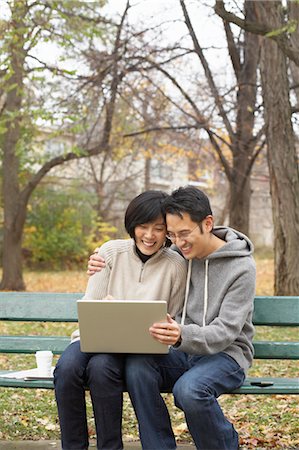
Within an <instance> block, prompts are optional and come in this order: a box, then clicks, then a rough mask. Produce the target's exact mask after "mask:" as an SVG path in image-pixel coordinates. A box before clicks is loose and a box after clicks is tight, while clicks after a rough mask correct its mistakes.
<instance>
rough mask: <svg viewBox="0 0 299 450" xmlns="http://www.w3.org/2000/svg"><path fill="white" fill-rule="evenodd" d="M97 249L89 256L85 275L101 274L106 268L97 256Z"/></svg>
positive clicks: (102, 259) (103, 261)
mask: <svg viewBox="0 0 299 450" xmlns="http://www.w3.org/2000/svg"><path fill="white" fill-rule="evenodd" d="M98 251H99V248H96V249H95V251H94V252H93V253H92V255H90V257H89V260H88V266H87V275H94V274H95V273H96V272H101V270H102V269H104V267H105V266H106V264H105V260H104V258H102V257H101V256H100V255H99V254H98Z"/></svg>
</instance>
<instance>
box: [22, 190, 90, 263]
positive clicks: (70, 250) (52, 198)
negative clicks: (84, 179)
mask: <svg viewBox="0 0 299 450" xmlns="http://www.w3.org/2000/svg"><path fill="white" fill-rule="evenodd" d="M86 196H87V194H78V193H77V194H75V195H74V192H68V190H67V189H66V191H65V192H63V191H57V190H53V189H52V190H50V189H48V190H43V191H42V192H40V191H39V192H38V193H37V194H36V195H35V196H34V197H33V199H32V201H31V203H30V205H29V211H28V220H27V224H26V227H25V237H24V244H23V247H24V248H25V249H26V254H28V255H29V257H28V259H29V262H30V263H31V264H33V265H35V266H38V267H44V266H45V267H47V268H61V267H69V266H72V265H74V264H76V263H79V262H80V261H81V260H82V258H85V257H86V254H88V251H89V245H88V244H89V242H90V239H91V233H92V232H93V229H94V224H95V216H94V212H93V210H92V207H91V205H90V203H89V202H88V201H87V200H88V199H87V198H86Z"/></svg>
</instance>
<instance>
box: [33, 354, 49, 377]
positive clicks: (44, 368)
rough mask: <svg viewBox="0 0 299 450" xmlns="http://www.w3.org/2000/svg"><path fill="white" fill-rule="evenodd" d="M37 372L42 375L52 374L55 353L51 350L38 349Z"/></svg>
mask: <svg viewBox="0 0 299 450" xmlns="http://www.w3.org/2000/svg"><path fill="white" fill-rule="evenodd" d="M35 359H36V366H37V373H38V375H39V376H40V377H50V376H51V375H52V361H53V353H52V352H51V350H38V351H37V352H36V353H35Z"/></svg>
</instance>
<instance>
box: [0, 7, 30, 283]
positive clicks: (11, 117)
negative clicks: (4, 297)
mask: <svg viewBox="0 0 299 450" xmlns="http://www.w3.org/2000/svg"><path fill="white" fill-rule="evenodd" d="M25 9H26V4H22V2H16V4H15V7H14V10H13V12H12V19H13V21H14V23H18V24H19V26H20V27H19V28H18V30H16V33H15V39H12V40H11V42H10V45H9V53H10V57H11V68H10V74H9V76H8V79H7V86H6V89H7V99H6V111H5V113H4V114H3V116H4V117H5V119H6V120H5V125H6V129H7V131H6V133H5V134H4V136H3V207H4V233H3V275H2V281H1V284H0V289H9V290H22V289H25V283H24V281H23V275H22V230H23V226H24V221H25V216H26V212H25V211H26V209H25V211H24V209H23V208H22V201H21V196H20V188H19V180H18V173H19V158H18V152H17V145H18V142H19V140H20V137H21V107H22V95H23V76H24V60H25V51H24V41H25V40H24V33H25V27H24V23H23V17H24V15H25Z"/></svg>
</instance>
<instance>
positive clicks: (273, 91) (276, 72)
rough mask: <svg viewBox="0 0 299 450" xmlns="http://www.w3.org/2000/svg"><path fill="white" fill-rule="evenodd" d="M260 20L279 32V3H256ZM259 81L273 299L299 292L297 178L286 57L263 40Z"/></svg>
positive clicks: (280, 19)
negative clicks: (270, 213) (267, 179)
mask: <svg viewBox="0 0 299 450" xmlns="http://www.w3.org/2000/svg"><path fill="white" fill-rule="evenodd" d="M257 5H258V8H259V11H260V14H261V20H262V21H264V22H266V23H269V25H271V26H272V27H273V28H274V29H279V28H281V26H282V24H283V21H282V4H281V2H280V1H271V2H268V1H261V2H257ZM262 41H263V42H262V55H261V79H262V88H263V98H264V109H265V122H266V137H267V147H268V165H269V173H270V190H271V197H272V211H273V223H274V258H275V282H274V290H275V294H276V295H298V292H299V271H298V255H299V239H298V236H299V173H298V165H297V157H296V148H295V138H294V132H293V128H292V122H291V105H290V99H289V80H288V74H287V61H286V56H285V55H284V53H283V52H282V51H281V50H280V48H279V47H278V46H277V45H276V43H275V42H273V41H271V40H270V39H268V38H262Z"/></svg>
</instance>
